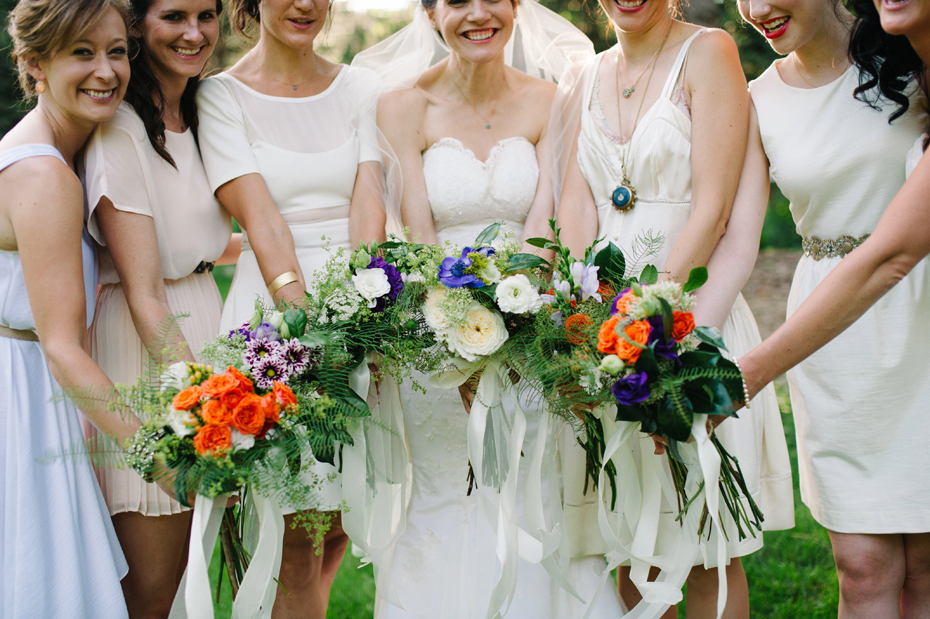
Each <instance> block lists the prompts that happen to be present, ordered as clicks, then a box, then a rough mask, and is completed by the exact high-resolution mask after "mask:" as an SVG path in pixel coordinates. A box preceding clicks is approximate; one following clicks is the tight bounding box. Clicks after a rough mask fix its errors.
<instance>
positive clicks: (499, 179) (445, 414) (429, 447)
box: [375, 137, 622, 619]
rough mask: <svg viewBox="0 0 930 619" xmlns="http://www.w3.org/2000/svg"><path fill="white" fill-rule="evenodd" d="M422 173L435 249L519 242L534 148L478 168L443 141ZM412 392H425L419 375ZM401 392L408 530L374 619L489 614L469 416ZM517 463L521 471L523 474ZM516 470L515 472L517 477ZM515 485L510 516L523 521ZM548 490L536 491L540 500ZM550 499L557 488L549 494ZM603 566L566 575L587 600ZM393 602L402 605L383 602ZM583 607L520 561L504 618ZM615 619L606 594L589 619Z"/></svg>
mask: <svg viewBox="0 0 930 619" xmlns="http://www.w3.org/2000/svg"><path fill="white" fill-rule="evenodd" d="M423 172H424V176H425V180H426V188H427V194H428V197H429V202H430V206H431V209H432V214H433V222H434V224H435V228H436V234H437V236H438V238H439V242H440V243H445V242H446V241H451V242H452V243H454V244H456V245H458V246H465V245H467V244H469V243H472V242H474V240H475V237H476V236H477V235H478V233H480V232H481V231H482V230H483V229H484V228H485V227H487V226H488V225H490V224H491V223H494V222H501V223H503V225H504V228H505V229H507V230H510V231H513V232H514V233H515V234H516V235H517V238H518V239H519V237H520V233H521V232H522V230H523V224H524V222H525V220H526V217H527V214H528V213H529V210H530V207H531V205H532V203H533V200H534V197H535V195H536V185H537V181H538V178H539V168H538V165H537V159H536V148H535V146H534V145H533V144H532V143H531V142H529V141H528V140H526V139H525V138H522V137H515V138H508V139H506V140H502V141H501V142H499V143H498V144H497V145H496V146H495V147H494V148H493V149H492V150H491V153H490V154H489V156H488V159H487V161H483V162H482V161H480V160H478V159H477V158H476V157H475V155H474V153H472V151H470V150H468V149H467V148H465V147H464V146H463V145H462V143H461V142H460V141H459V140H456V139H454V138H443V139H441V140H439V141H438V142H436V143H435V144H434V145H433V146H431V147H430V148H429V149H428V150H427V151H425V152H424V153H423ZM417 382H418V383H419V384H420V385H423V386H427V379H426V377H424V376H421V377H419V378H418V381H417ZM426 388H427V393H426V394H423V393H422V392H420V391H415V390H414V389H412V388H411V387H410V386H409V385H407V384H405V385H403V386H402V387H401V403H402V405H403V411H404V422H405V426H406V436H407V441H408V447H409V450H410V458H411V460H412V463H413V484H412V493H411V499H410V504H409V508H408V513H407V526H406V530H405V532H404V534H403V535H402V537H401V539H400V540H399V542H398V545H397V547H396V549H395V552H394V555H393V563H392V565H390V566H384V567H381V566H379V569H385V568H387V569H390V570H391V574H390V578H389V579H387V580H388V581H389V582H391V585H390V586H391V588H392V589H393V591H391V592H381V593H382V594H385V593H387V595H380V596H379V603H378V607H377V608H376V612H375V616H376V617H379V618H389V619H401V618H403V619H409V618H414V617H416V618H429V619H453V618H454V619H460V618H461V619H465V618H468V619H472V618H483V617H485V616H486V614H487V611H488V601H489V598H490V593H491V589H492V588H493V586H494V583H495V582H496V581H497V578H498V575H499V574H500V563H499V562H498V560H497V558H496V555H495V538H494V534H493V532H492V531H491V527H490V525H489V523H488V522H487V521H486V519H485V516H484V515H483V514H482V513H481V511H480V510H479V497H478V494H477V492H472V494H471V496H469V495H468V494H467V489H468V482H467V479H466V478H467V474H468V447H467V442H466V433H467V428H466V426H467V423H468V416H467V414H466V412H465V409H464V407H463V405H462V401H461V398H460V396H459V392H458V390H456V389H437V388H431V387H428V386H427V387H426ZM524 410H525V411H526V413H527V421H528V428H527V433H526V438H525V441H524V446H523V452H524V454H526V457H527V458H528V457H529V455H530V453H531V452H532V448H533V445H534V441H535V440H536V429H537V427H538V419H539V407H538V406H532V405H527V406H525V407H524ZM525 460H526V459H525V458H524V463H522V464H521V469H524V468H525ZM521 472H522V471H521ZM523 479H524V476H523V475H521V476H520V490H519V495H518V496H519V497H521V498H520V499H519V501H518V509H519V511H520V518H521V526H525V522H523V521H522V503H523V501H522V496H523V489H522V488H523ZM547 490H550V491H551V490H552V489H547V488H545V487H544V489H543V491H544V496H545V493H546V492H547ZM554 491H555V492H557V491H558V489H554ZM603 567H604V561H603V559H601V558H588V559H580V560H576V561H573V562H572V564H571V568H570V572H571V573H570V574H568V577H569V579H570V581H571V582H572V583H573V584H574V585H575V586H576V588H577V589H578V591H579V593H580V594H581V595H582V596H584V597H586V599H590V597H591V594H592V593H593V591H594V588H595V587H596V585H597V579H598V576H599V573H600V571H601V570H603ZM382 598H383V599H391V600H393V601H397V602H399V603H400V604H401V605H402V608H401V607H398V606H395V605H393V604H389V603H384V602H383V601H382ZM584 611H585V605H584V604H581V603H580V602H579V601H577V600H575V599H574V598H573V597H571V596H570V595H569V594H568V593H566V592H565V591H564V590H562V589H560V588H559V587H558V585H557V584H556V583H555V582H554V581H553V580H552V579H551V578H550V577H549V575H548V574H547V572H546V571H545V569H543V567H542V566H541V565H538V564H531V563H528V562H526V561H523V560H520V563H519V568H518V580H517V589H516V595H515V597H514V600H513V603H512V604H511V606H510V609H509V611H508V612H507V614H506V617H507V618H508V619H510V618H514V617H516V618H524V617H525V618H527V619H530V618H532V619H546V618H549V617H551V618H553V619H554V618H559V619H563V618H564V619H568V618H571V617H579V618H580V617H582V616H583V615H584ZM621 615H622V611H621V607H620V604H619V602H618V600H617V598H616V596H615V595H612V594H611V592H610V591H605V592H604V594H603V595H602V596H601V599H600V601H599V603H598V608H597V612H596V613H594V617H603V618H607V617H610V618H611V619H613V618H617V617H620V616H621Z"/></svg>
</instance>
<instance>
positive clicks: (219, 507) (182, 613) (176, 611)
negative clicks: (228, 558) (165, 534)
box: [168, 494, 229, 619]
mask: <svg viewBox="0 0 930 619" xmlns="http://www.w3.org/2000/svg"><path fill="white" fill-rule="evenodd" d="M228 497H229V495H220V496H218V497H216V498H212V499H211V498H210V497H206V496H204V495H202V494H198V495H197V498H196V500H195V501H194V513H193V516H192V518H191V520H192V522H191V540H190V545H189V549H188V553H187V568H186V569H185V570H184V576H182V577H181V584H180V585H179V586H178V592H177V594H176V595H175V596H174V603H173V604H172V605H171V613H170V614H169V615H168V619H185V618H190V619H213V598H212V597H211V596H210V590H211V588H210V574H209V572H208V571H207V570H208V568H209V566H210V558H211V557H212V556H213V547H214V546H215V545H216V536H217V534H218V533H219V532H220V522H221V521H222V518H223V510H225V509H226V499H227V498H228Z"/></svg>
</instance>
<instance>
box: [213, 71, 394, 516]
mask: <svg viewBox="0 0 930 619" xmlns="http://www.w3.org/2000/svg"><path fill="white" fill-rule="evenodd" d="M378 94H379V85H378V78H377V76H376V75H375V74H374V72H372V71H370V70H368V69H360V68H358V67H347V66H344V67H342V69H341V71H340V72H339V75H337V76H336V79H334V80H333V83H332V84H330V86H329V87H328V88H327V89H326V90H324V91H323V92H321V93H320V94H317V95H313V96H310V97H300V98H288V97H274V96H270V95H265V94H262V93H260V92H257V91H255V90H253V89H251V88H249V87H248V86H246V85H245V84H243V83H242V82H240V81H239V80H238V79H236V78H235V77H233V76H231V75H229V74H228V73H221V74H219V75H216V76H214V77H211V78H208V79H206V80H204V81H203V82H201V84H200V87H199V89H198V91H197V106H198V109H199V113H200V129H199V132H198V135H199V137H200V152H201V154H202V156H203V163H204V167H205V168H206V171H207V179H208V180H209V183H210V189H211V191H212V192H214V193H215V192H216V190H217V189H218V188H219V187H221V186H222V185H224V184H226V183H228V182H229V181H231V180H233V179H236V178H238V177H240V176H244V175H246V174H261V176H262V179H263V180H264V181H265V185H267V187H268V191H269V193H270V194H271V198H272V199H273V200H274V203H275V206H277V207H278V210H279V211H280V212H281V215H282V216H283V217H284V220H285V221H286V222H287V223H288V225H289V227H290V229H291V234H292V235H293V237H294V245H295V248H296V251H297V259H298V260H299V262H300V268H301V270H302V271H303V275H304V278H305V280H306V281H309V280H310V279H312V277H313V273H314V271H316V270H318V269H320V268H322V267H323V265H324V263H325V262H326V260H327V259H328V258H329V257H330V255H331V254H330V252H329V251H328V249H329V250H335V249H336V248H339V247H343V248H346V249H349V248H350V239H349V206H350V204H351V202H352V194H353V191H354V189H355V179H356V175H357V173H358V166H359V165H360V164H362V163H364V162H367V161H378V162H380V161H381V150H380V147H379V145H378V138H377V126H376V121H375V115H374V114H375V108H376V105H377V98H378ZM256 298H260V299H261V300H262V302H263V303H264V304H265V306H266V307H271V306H272V302H271V298H270V297H269V296H268V290H267V288H266V287H265V280H264V278H263V277H262V273H261V270H260V269H259V266H258V260H257V259H256V257H255V252H253V251H252V248H251V246H250V245H249V241H248V237H247V235H246V234H243V236H242V254H241V255H240V256H239V262H238V263H237V264H236V273H235V275H234V276H233V281H232V285H231V286H230V288H229V294H228V295H227V296H226V304H225V305H224V307H223V315H222V319H221V320H220V328H221V329H222V330H223V331H228V330H232V329H235V328H238V327H240V326H241V325H242V324H243V323H245V322H248V320H249V318H250V317H251V316H252V313H253V312H254V311H255V299H256ZM313 471H314V472H315V473H316V474H317V475H319V476H320V477H322V478H325V477H326V476H329V475H332V474H335V473H336V472H337V469H336V467H334V466H332V465H330V464H326V463H320V462H317V463H315V464H314V465H313ZM319 494H320V496H318V497H317V500H318V501H319V502H320V504H319V507H318V509H320V510H323V511H330V510H335V509H338V506H339V504H340V502H341V501H342V492H341V484H340V482H338V481H336V482H335V483H332V484H324V487H323V488H322V489H321V491H320V493H319ZM287 511H288V509H287V508H286V507H285V512H287ZM291 511H293V510H291Z"/></svg>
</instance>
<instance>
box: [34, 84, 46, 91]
mask: <svg viewBox="0 0 930 619" xmlns="http://www.w3.org/2000/svg"><path fill="white" fill-rule="evenodd" d="M36 92H38V93H43V92H45V82H36Z"/></svg>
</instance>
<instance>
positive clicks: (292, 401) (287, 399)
mask: <svg viewBox="0 0 930 619" xmlns="http://www.w3.org/2000/svg"><path fill="white" fill-rule="evenodd" d="M273 388H274V397H275V398H277V400H278V404H280V405H281V406H283V407H284V408H287V407H289V406H295V405H296V404H297V396H296V395H294V392H293V391H291V388H290V387H288V386H287V385H285V384H284V383H279V382H278V381H274V387H273Z"/></svg>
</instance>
